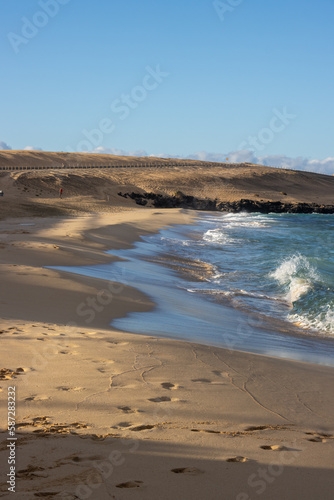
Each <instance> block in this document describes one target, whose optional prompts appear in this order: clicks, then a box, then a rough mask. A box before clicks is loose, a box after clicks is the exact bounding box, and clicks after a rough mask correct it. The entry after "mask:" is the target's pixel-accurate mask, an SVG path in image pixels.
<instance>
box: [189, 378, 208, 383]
mask: <svg viewBox="0 0 334 500" xmlns="http://www.w3.org/2000/svg"><path fill="white" fill-rule="evenodd" d="M191 381H192V382H200V383H202V384H211V383H212V381H211V380H209V379H208V378H193V379H192V380H191Z"/></svg>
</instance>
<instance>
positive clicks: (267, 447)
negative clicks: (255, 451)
mask: <svg viewBox="0 0 334 500" xmlns="http://www.w3.org/2000/svg"><path fill="white" fill-rule="evenodd" d="M260 448H261V449H262V450H271V451H288V450H289V448H286V446H280V445H278V444H273V445H263V446H260Z"/></svg>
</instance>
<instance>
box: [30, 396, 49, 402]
mask: <svg viewBox="0 0 334 500" xmlns="http://www.w3.org/2000/svg"><path fill="white" fill-rule="evenodd" d="M48 399H51V398H50V396H43V395H38V396H37V395H32V396H29V397H28V398H25V400H24V401H47V400H48Z"/></svg>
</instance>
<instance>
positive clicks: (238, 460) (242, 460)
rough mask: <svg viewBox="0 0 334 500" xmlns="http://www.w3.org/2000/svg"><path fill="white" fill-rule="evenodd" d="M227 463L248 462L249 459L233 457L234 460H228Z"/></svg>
mask: <svg viewBox="0 0 334 500" xmlns="http://www.w3.org/2000/svg"><path fill="white" fill-rule="evenodd" d="M226 462H247V458H246V457H240V456H238V457H232V458H228V459H227V460H226Z"/></svg>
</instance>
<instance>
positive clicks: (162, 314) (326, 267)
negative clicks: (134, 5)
mask: <svg viewBox="0 0 334 500" xmlns="http://www.w3.org/2000/svg"><path fill="white" fill-rule="evenodd" d="M333 229H334V218H333V216H332V215H317V214H314V215H304V214H268V215H263V214H243V213H241V214H212V213H202V214H201V217H200V218H199V219H198V220H197V222H196V224H194V225H191V226H174V227H173V228H170V229H164V230H162V231H160V232H159V233H158V234H155V235H150V236H146V237H143V238H142V239H141V241H139V242H137V243H136V244H135V245H134V248H132V249H128V250H118V251H113V250H111V251H110V253H111V254H113V255H117V256H118V257H120V258H122V259H124V260H122V261H120V262H114V263H111V264H107V265H99V266H88V267H87V266H86V267H81V268H61V269H63V270H67V271H70V272H75V273H79V274H84V275H89V276H95V277H99V278H103V279H107V280H110V281H117V282H120V283H124V284H126V285H130V286H134V287H136V288H138V289H140V290H141V291H142V292H144V293H145V294H146V295H148V296H149V297H150V298H151V299H152V300H153V301H154V302H155V304H156V306H155V308H154V310H153V311H151V312H148V313H130V314H128V315H127V316H126V317H125V318H119V319H116V320H114V321H113V323H112V326H113V327H114V328H117V329H119V330H124V331H131V332H135V333H141V334H148V335H153V336H163V337H169V338H176V339H185V340H191V341H195V342H199V343H204V344H209V345H216V346H222V347H227V348H230V349H237V350H244V351H250V352H257V353H262V354H269V355H272V356H279V357H285V358H290V359H299V360H303V361H310V362H317V363H322V364H328V365H334V298H333V290H334V250H333V248H334V247H333V238H334V236H333ZM183 259H192V260H196V261H197V262H200V263H205V264H209V266H201V267H200V268H199V270H198V269H197V276H196V278H194V277H193V276H192V274H191V273H190V274H189V273H184V272H183V270H184V267H187V266H184V265H182V262H183ZM172 262H174V264H173V266H170V265H168V264H169V263H172ZM175 262H178V263H180V262H181V264H180V265H177V266H175ZM187 262H188V260H187ZM58 269H59V268H58ZM198 273H199V274H200V276H198ZM120 293H121V292H120ZM109 307H111V308H112V307H113V305H112V304H111V305H110V306H109Z"/></svg>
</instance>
